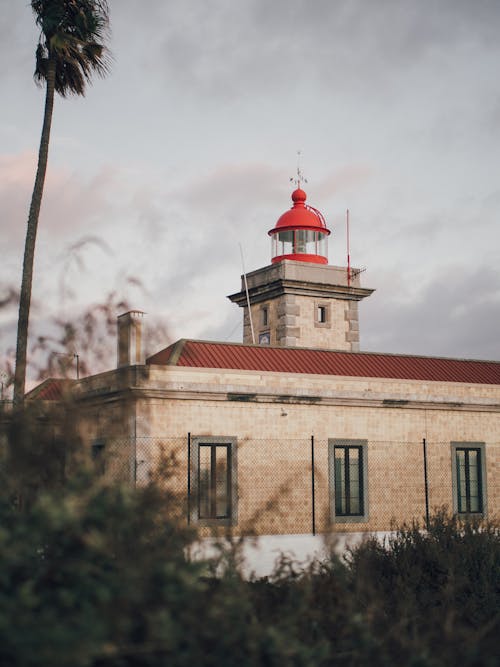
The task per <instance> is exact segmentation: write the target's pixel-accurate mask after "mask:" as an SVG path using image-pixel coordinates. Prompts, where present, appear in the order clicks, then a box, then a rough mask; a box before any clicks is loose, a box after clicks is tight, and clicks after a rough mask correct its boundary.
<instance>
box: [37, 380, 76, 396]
mask: <svg viewBox="0 0 500 667" xmlns="http://www.w3.org/2000/svg"><path fill="white" fill-rule="evenodd" d="M74 382H75V380H70V379H65V378H47V379H46V380H44V381H43V382H42V383H41V384H39V385H38V386H37V387H35V388H34V389H32V390H31V391H29V392H28V393H27V394H26V398H27V399H28V400H31V399H36V400H38V401H60V400H61V398H63V396H64V395H65V394H66V392H68V391H69V389H70V388H71V386H72V385H73V384H74Z"/></svg>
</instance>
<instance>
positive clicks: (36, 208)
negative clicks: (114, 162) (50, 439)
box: [14, 58, 56, 406]
mask: <svg viewBox="0 0 500 667" xmlns="http://www.w3.org/2000/svg"><path fill="white" fill-rule="evenodd" d="M55 75H56V63H55V60H54V59H52V58H51V59H50V60H49V63H48V71H47V88H46V94H45V111H44V115H43V127H42V136H41V139H40V148H39V150H38V167H37V171H36V178H35V185H34V188H33V194H32V196H31V205H30V211H29V216H28V227H27V230H26V242H25V244H24V261H23V277H22V282H21V294H20V297H19V318H18V321H17V347H16V370H15V375H14V406H21V405H22V404H23V401H24V387H25V383H26V351H27V347H28V322H29V314H30V305H31V284H32V281H33V262H34V258H35V242H36V232H37V228H38V217H39V215H40V206H41V204H42V195H43V185H44V183H45V172H46V171H47V159H48V156H49V139H50V127H51V123H52V110H53V108H54V88H55Z"/></svg>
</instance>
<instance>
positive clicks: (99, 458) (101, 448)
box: [92, 440, 106, 475]
mask: <svg viewBox="0 0 500 667" xmlns="http://www.w3.org/2000/svg"><path fill="white" fill-rule="evenodd" d="M105 450H106V443H105V442H104V440H96V441H95V442H94V443H92V461H93V462H94V467H95V470H96V472H97V473H98V474H99V475H104V473H105V472H106V460H105V456H104V454H105Z"/></svg>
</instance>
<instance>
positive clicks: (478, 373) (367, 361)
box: [146, 339, 500, 384]
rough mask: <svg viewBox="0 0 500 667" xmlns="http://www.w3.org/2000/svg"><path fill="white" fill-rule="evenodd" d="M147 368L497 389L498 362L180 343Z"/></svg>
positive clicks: (149, 361) (150, 360) (151, 360)
mask: <svg viewBox="0 0 500 667" xmlns="http://www.w3.org/2000/svg"><path fill="white" fill-rule="evenodd" d="M146 363H147V364H160V365H169V366H185V367H190V368H221V369H235V370H247V371H271V372H275V373H308V374H313V375H343V376H352V377H370V378H392V379H398V380H421V381H430V382H467V383H471V384H500V362H498V361H476V360H473V359H448V358H442V357H421V356H409V355H403V354H380V353H371V352H341V351H337V350H316V349H310V348H297V347H293V348H291V347H289V348H287V347H270V346H259V345H242V344H240V343H216V342H207V341H198V340H186V339H181V340H179V341H177V342H176V343H174V344H173V345H170V346H169V347H167V348H166V349H164V350H161V352H158V353H157V354H154V355H153V356H151V357H149V358H148V359H147V360H146Z"/></svg>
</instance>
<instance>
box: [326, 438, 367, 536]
mask: <svg viewBox="0 0 500 667" xmlns="http://www.w3.org/2000/svg"><path fill="white" fill-rule="evenodd" d="M328 456H329V462H330V489H331V495H332V500H331V507H332V515H333V520H334V521H336V522H343V523H348V522H362V521H367V520H368V512H367V501H368V499H367V484H366V470H367V442H366V440H330V441H329V451H328Z"/></svg>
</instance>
